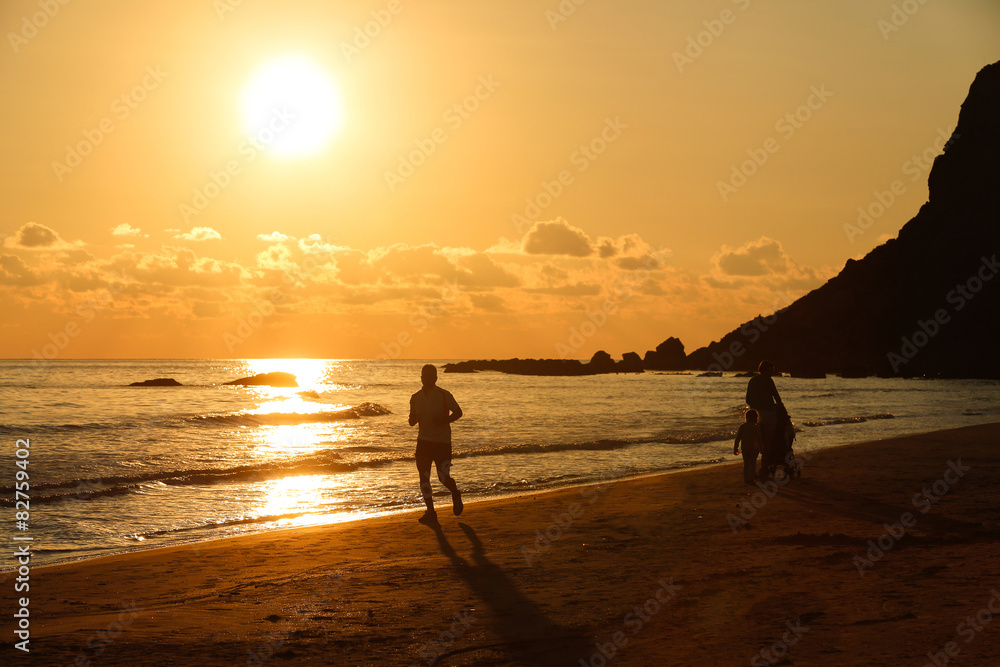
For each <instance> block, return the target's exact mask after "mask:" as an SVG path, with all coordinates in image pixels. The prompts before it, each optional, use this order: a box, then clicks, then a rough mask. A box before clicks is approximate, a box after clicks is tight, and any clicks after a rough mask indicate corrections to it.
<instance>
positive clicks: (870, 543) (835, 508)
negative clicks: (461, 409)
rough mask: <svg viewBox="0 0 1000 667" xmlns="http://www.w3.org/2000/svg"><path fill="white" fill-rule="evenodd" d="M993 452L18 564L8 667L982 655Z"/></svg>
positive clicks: (504, 503)
mask: <svg viewBox="0 0 1000 667" xmlns="http://www.w3.org/2000/svg"><path fill="white" fill-rule="evenodd" d="M998 441H1000V424H990V425H983V426H971V427H966V428H960V429H955V430H949V431H940V432H935V433H929V434H924V435H915V436H908V437H903V438H897V439H892V440H885V441H879V442H871V443H864V444H858V445H850V446H845V447H840V448H834V449H828V450H824V451H820V452H817V453H814V454H812V455H811V456H810V458H808V460H804V461H803V465H804V468H803V476H802V478H801V479H797V480H793V481H791V482H788V483H787V484H775V485H773V486H766V488H764V489H754V488H752V487H745V486H744V485H743V484H742V480H741V464H740V463H739V461H738V459H736V457H733V459H732V463H730V464H726V465H720V466H715V467H711V468H706V469H696V470H690V471H686V472H682V473H676V474H667V475H657V476H651V477H645V478H640V479H631V480H622V481H616V480H608V481H607V482H606V483H604V484H603V485H600V486H589V487H581V488H569V489H562V490H559V491H554V492H547V493H540V494H535V495H526V496H521V497H516V498H508V499H502V500H494V501H486V502H478V503H469V504H467V506H466V511H465V514H464V515H463V516H462V517H454V516H452V515H451V514H450V511H448V510H450V508H449V507H448V504H447V503H446V502H445V503H444V506H440V505H439V515H440V517H441V526H440V528H439V529H437V530H434V529H432V528H429V527H427V526H424V525H421V524H419V523H417V521H416V518H417V516H418V513H408V514H403V515H393V516H387V517H381V518H376V519H370V520H364V521H357V522H352V523H346V524H337V525H330V526H322V527H312V528H301V529H293V530H286V531H279V532H271V533H267V534H262V535H254V536H246V537H239V538H231V539H225V540H217V541H213V542H203V543H200V544H195V545H190V546H184V547H173V548H165V549H156V550H149V551H145V552H139V553H132V554H127V555H120V556H112V557H106V558H99V559H93V560H88V561H84V562H79V563H72V564H63V565H56V566H49V567H37V568H32V571H31V581H30V585H31V589H30V593H28V594H27V597H29V599H30V602H29V609H30V620H31V625H30V631H31V637H30V649H31V652H30V655H29V654H25V653H22V652H21V651H17V650H14V649H13V648H12V641H11V637H12V636H13V635H12V632H13V628H12V620H13V619H12V616H13V611H14V610H15V609H16V608H17V600H16V598H17V597H20V595H23V594H15V593H14V590H13V579H14V573H10V572H7V573H5V582H4V585H3V588H2V590H3V593H2V600H3V602H2V606H3V609H4V621H3V628H4V630H3V633H4V636H5V637H6V639H5V644H6V645H7V646H6V647H5V648H4V652H5V654H6V655H7V656H8V658H5V664H22V663H23V664H29V663H30V664H45V665H89V664H93V665H167V664H171V665H195V664H197V665H217V664H224V665H260V664H271V665H284V664H291V665H321V664H322V665H325V664H329V665H389V664H395V665H429V664H437V665H592V666H594V667H599V666H600V665H605V664H615V665H671V664H678V665H679V664H685V665H686V664H713V665H714V664H720V665H746V664H748V665H769V664H786V665H791V664H794V665H845V664H850V665H888V664H893V665H904V664H905V665H925V664H932V665H934V664H937V665H943V664H954V665H974V664H975V665H984V664H998V662H1000V624H997V625H996V626H994V625H993V624H991V623H990V621H991V620H992V619H993V616H994V613H995V612H1000V592H998V591H1000V540H998V537H1000V501H998V500H997V497H998V496H1000V454H998V452H997V451H996V445H997V442H998ZM723 449H724V448H723ZM722 453H726V454H731V449H730V450H728V451H722V452H720V454H722ZM458 479H459V482H461V477H460V474H459V475H458ZM11 562H13V559H12V558H9V559H8V561H7V563H5V565H8V564H10V563H11Z"/></svg>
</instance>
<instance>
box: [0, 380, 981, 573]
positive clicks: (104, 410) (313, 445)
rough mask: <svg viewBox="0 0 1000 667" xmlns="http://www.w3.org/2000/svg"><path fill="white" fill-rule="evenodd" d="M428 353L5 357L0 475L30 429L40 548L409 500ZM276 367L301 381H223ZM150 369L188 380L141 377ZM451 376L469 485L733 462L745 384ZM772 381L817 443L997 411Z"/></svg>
mask: <svg viewBox="0 0 1000 667" xmlns="http://www.w3.org/2000/svg"><path fill="white" fill-rule="evenodd" d="M422 363H423V362H421V361H365V360H246V361H240V360H237V361H230V360H224V361H213V360H205V361H201V360H197V361H175V360H140V361H131V360H130V361H60V362H52V363H51V364H49V365H48V366H47V367H46V368H45V369H44V372H41V373H40V372H38V369H37V368H35V367H33V366H32V363H31V362H27V361H2V362H0V397H2V400H0V403H2V404H3V405H4V406H5V409H4V412H3V413H2V415H0V435H2V437H3V439H4V440H5V441H6V442H7V445H8V446H5V447H4V448H3V451H2V453H0V470H3V471H6V472H5V473H4V477H6V478H7V479H2V478H0V487H3V489H4V497H5V498H6V499H10V498H12V497H13V485H14V475H15V471H16V470H17V468H16V467H15V460H16V458H15V455H14V449H15V447H14V443H15V441H16V440H17V439H19V438H27V439H29V440H30V442H31V447H30V457H29V463H28V472H29V474H30V484H31V489H30V496H31V520H30V525H29V534H30V535H31V536H33V537H34V545H35V552H36V562H39V563H44V562H54V561H58V560H65V559H68V558H79V557H87V556H94V555H101V554H105V553H110V552H116V551H123V550H131V549H136V548H146V547H150V546H161V545H166V544H173V543H177V542H183V541H191V540H202V539H212V538H215V537H222V536H226V535H233V534H240V533H245V532H255V531H260V530H269V529H273V528H278V527H287V526H293V525H304V524H309V523H323V522H329V521H341V520H349V519H352V518H360V517H364V516H371V515H374V514H379V513H384V512H391V511H399V510H404V509H415V508H418V507H420V506H421V501H420V498H419V494H418V490H417V488H416V479H415V477H416V473H415V470H414V467H413V462H412V453H413V443H414V440H415V437H416V431H415V429H412V428H410V427H409V426H408V425H407V423H406V414H407V410H408V401H409V396H410V394H412V393H413V392H414V391H416V390H417V389H419V369H420V366H421V365H422ZM435 363H439V364H440V363H443V362H435ZM272 370H284V371H289V372H292V373H295V374H296V375H297V376H298V378H299V384H300V386H299V387H298V388H281V389H279V388H271V387H233V386H223V385H222V383H223V382H226V381H228V380H232V379H235V378H238V377H242V376H246V375H252V374H254V373H258V372H268V371H272ZM154 377H173V378H175V379H177V380H179V381H180V382H181V383H182V384H183V385H184V386H182V387H173V388H156V387H153V388H150V387H129V386H127V385H128V384H129V383H130V382H133V381H137V380H146V379H150V378H154ZM439 384H440V385H441V386H443V387H445V388H447V389H449V390H450V391H451V392H452V393H453V394H454V395H455V397H456V399H457V400H458V402H459V403H460V405H461V406H462V408H463V410H464V411H465V416H464V417H463V418H462V419H461V420H460V421H459V422H457V423H456V424H455V425H454V442H455V446H454V448H455V453H456V460H455V466H454V475H455V477H456V479H457V480H458V481H459V484H460V485H461V487H462V488H463V490H464V492H465V494H466V497H467V498H469V499H475V498H481V497H491V496H498V495H506V494H511V493H520V492H525V491H532V490H538V489H545V488H554V487H558V486H565V485H571V484H583V483H587V482H590V481H594V480H596V479H600V478H607V477H608V476H612V477H621V476H628V475H638V474H643V473H649V472H656V471H663V470H671V469H681V468H686V467H691V466H696V465H705V464H711V463H714V462H719V461H726V460H730V458H731V456H732V454H731V452H732V449H731V448H732V445H731V440H732V436H733V434H734V433H735V430H736V428H737V426H738V425H739V423H740V421H741V409H742V407H743V396H744V391H745V385H746V379H745V378H736V377H733V376H725V377H721V378H698V377H696V376H695V375H693V374H665V373H646V374H641V375H602V376H589V377H568V378H567V377H528V376H510V375H500V374H497V373H480V374H473V375H466V374H455V375H451V374H442V375H441V377H440V381H439ZM777 385H778V388H779V391H780V392H781V394H782V396H783V398H784V401H785V404H786V405H787V406H788V408H789V410H790V412H791V415H792V418H793V420H794V421H795V423H796V425H797V426H798V428H799V433H798V438H797V440H796V443H795V447H796V449H797V450H803V451H807V450H811V449H820V448H825V447H830V446H836V445H841V444H847V443H852V442H859V441H863V440H873V439H879V438H885V437H891V436H895V435H902V434H906V433H916V432H926V431H932V430H938V429H943V428H951V427H956V426H964V425H969V424H974V423H985V422H995V421H1000V408H998V406H1000V400H998V399H1000V383H998V382H991V381H973V380H901V379H878V378H866V379H842V378H835V377H834V378H828V379H825V380H807V379H793V378H780V379H778V380H777ZM435 489H436V491H438V492H441V491H442V489H441V488H440V486H439V485H437V484H436V482H435ZM440 499H441V501H442V502H446V503H447V501H448V499H447V494H445V493H441V495H440ZM7 504H8V505H10V504H12V503H10V502H9V501H8V502H7ZM11 511H13V508H11ZM5 530H6V531H8V532H10V531H12V530H13V529H11V528H7V529H5Z"/></svg>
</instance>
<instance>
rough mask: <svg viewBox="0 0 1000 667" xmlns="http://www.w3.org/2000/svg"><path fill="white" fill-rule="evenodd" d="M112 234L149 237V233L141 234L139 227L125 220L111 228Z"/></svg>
mask: <svg viewBox="0 0 1000 667" xmlns="http://www.w3.org/2000/svg"><path fill="white" fill-rule="evenodd" d="M111 235H112V236H142V237H144V238H149V234H143V233H142V230H141V229H138V228H136V227H133V226H132V225H130V224H128V223H127V222H123V223H122V224H120V225H118V226H117V227H112V228H111Z"/></svg>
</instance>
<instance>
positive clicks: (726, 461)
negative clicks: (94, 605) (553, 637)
mask: <svg viewBox="0 0 1000 667" xmlns="http://www.w3.org/2000/svg"><path fill="white" fill-rule="evenodd" d="M974 426H997V427H1000V422H988V423H985V424H972V425H970V426H959V427H954V428H949V429H943V430H944V431H950V430H956V429H962V428H970V427H974ZM803 430H804V429H803V428H802V427H800V428H799V432H801V431H803ZM937 432H939V430H933V431H917V432H913V433H906V434H902V435H897V436H892V437H891V438H888V440H895V439H898V438H907V437H918V436H924V435H929V434H932V433H937ZM876 442H882V440H873V441H868V440H861V441H857V442H848V443H843V444H839V445H833V446H825V447H821V448H817V449H813V450H808V454H809V455H810V456H811V455H812V453H814V452H820V451H826V450H832V449H841V448H844V447H854V446H860V445H866V444H872V443H876ZM726 443H728V445H729V446H730V447H731V440H719V441H718V444H719V446H720V447H721V448H722V450H723V451H724V452H725V451H726V450H727V446H726ZM705 444H715V443H705ZM797 454H798V452H797ZM741 460H742V459H739V458H737V457H733V458H728V457H726V456H725V455H723V456H722V457H721V459H720V460H719V461H717V462H714V463H697V464H692V465H689V466H678V467H675V468H667V469H662V470H656V471H652V472H642V473H637V474H632V475H622V476H620V477H616V478H614V479H615V481H616V482H617V481H630V480H639V479H644V478H647V477H657V476H660V475H674V474H679V473H685V472H693V471H697V470H706V469H712V468H716V467H719V466H726V465H731V464H732V463H733V462H734V461H741ZM602 483H606V482H602V481H600V480H592V481H583V482H569V483H566V484H556V485H554V486H552V487H548V488H544V489H531V490H525V491H512V492H508V493H501V494H498V495H495V496H489V497H479V498H472V499H466V501H465V504H466V506H472V505H475V504H477V503H483V502H490V501H503V500H511V499H516V498H520V497H524V496H528V497H530V496H533V495H537V494H545V493H556V492H560V491H566V490H570V489H580V488H584V487H588V486H594V485H599V484H602ZM442 497H444V495H443V494H442ZM422 511H423V507H422V506H419V507H413V508H406V509H398V510H387V511H384V512H375V513H373V514H365V515H362V516H356V517H353V518H347V519H343V520H339V521H338V520H329V521H327V520H318V521H316V522H312V523H307V524H303V525H297V526H285V527H275V528H266V529H262V530H259V531H253V532H245V533H238V534H234V535H220V536H209V537H205V538H203V539H193V540H189V541H180V542H175V543H172V544H162V545H155V546H143V545H135V546H134V547H132V548H122V549H121V550H118V551H110V552H107V553H99V554H94V555H88V556H79V557H74V556H68V557H66V558H65V559H64V560H56V561H54V562H51V563H45V564H42V565H37V566H34V568H36V569H37V568H43V567H45V568H47V567H57V566H61V565H69V564H73V563H84V562H89V561H92V560H96V559H101V558H110V557H114V556H122V555H128V554H137V553H146V552H150V551H156V550H159V549H172V548H175V547H190V546H192V545H197V544H205V543H210V542H215V541H220V540H230V539H235V538H241V537H253V536H257V535H264V534H271V533H281V532H283V531H294V530H300V529H309V528H321V527H324V526H335V525H341V524H350V523H355V522H362V521H368V520H371V519H378V518H382V517H388V516H402V515H406V514H409V513H419V512H422ZM204 528H205V529H206V530H211V528H210V527H208V526H205V527H204ZM14 569H16V568H15V567H14V566H11V567H9V568H8V567H7V566H6V563H0V577H2V576H3V575H4V574H6V573H9V572H11V571H13V570H14Z"/></svg>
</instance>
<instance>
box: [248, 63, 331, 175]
mask: <svg viewBox="0 0 1000 667" xmlns="http://www.w3.org/2000/svg"><path fill="white" fill-rule="evenodd" d="M242 103H243V119H244V122H245V123H246V130H247V132H248V133H249V135H250V138H251V139H252V140H254V141H255V142H256V143H257V144H258V145H262V146H264V147H265V148H266V150H267V151H268V152H270V153H273V154H275V155H279V156H282V157H301V156H307V155H312V154H315V153H318V152H319V151H321V150H323V148H325V147H326V145H327V144H329V143H330V140H331V139H332V138H333V137H334V136H335V135H336V134H337V132H338V131H339V130H340V128H341V125H342V124H343V121H344V110H343V107H342V106H341V101H340V96H339V95H338V94H337V90H336V87H335V86H334V82H333V79H332V77H331V76H330V75H329V74H328V73H327V72H325V71H324V70H323V69H322V68H321V67H319V66H318V65H317V64H316V63H315V62H313V61H312V60H310V59H309V58H306V57H304V56H299V55H289V56H283V57H280V58H276V59H274V60H271V61H269V62H267V63H265V64H264V65H263V66H261V67H260V68H259V69H258V70H257V71H256V72H254V74H253V76H252V77H251V78H250V81H249V82H248V83H247V86H246V88H245V89H244V91H243V100H242Z"/></svg>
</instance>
